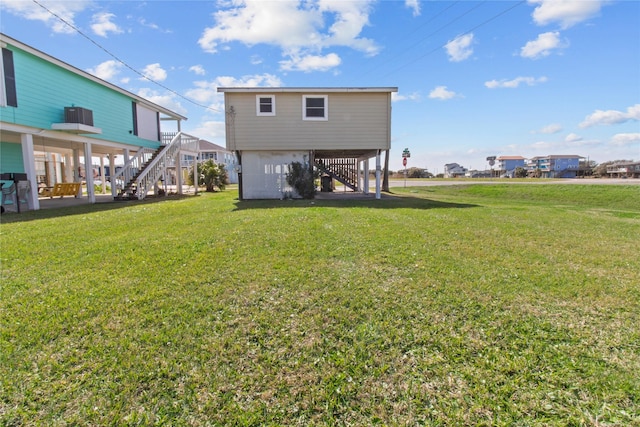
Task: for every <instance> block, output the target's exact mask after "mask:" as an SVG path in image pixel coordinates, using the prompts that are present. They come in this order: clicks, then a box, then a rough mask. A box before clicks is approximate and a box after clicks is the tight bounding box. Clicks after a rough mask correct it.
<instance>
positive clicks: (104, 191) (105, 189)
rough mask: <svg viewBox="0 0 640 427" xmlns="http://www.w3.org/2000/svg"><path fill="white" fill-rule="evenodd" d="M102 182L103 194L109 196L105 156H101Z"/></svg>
mask: <svg viewBox="0 0 640 427" xmlns="http://www.w3.org/2000/svg"><path fill="white" fill-rule="evenodd" d="M100 180H101V181H102V194H107V175H106V174H105V173H104V156H100Z"/></svg>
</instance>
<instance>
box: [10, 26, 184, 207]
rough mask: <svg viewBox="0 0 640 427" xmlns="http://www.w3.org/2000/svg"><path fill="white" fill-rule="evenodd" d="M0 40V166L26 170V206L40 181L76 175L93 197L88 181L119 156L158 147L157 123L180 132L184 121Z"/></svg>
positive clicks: (69, 180)
mask: <svg viewBox="0 0 640 427" xmlns="http://www.w3.org/2000/svg"><path fill="white" fill-rule="evenodd" d="M0 44H1V47H2V55H1V57H0V58H1V59H0V62H1V63H0V73H1V75H0V82H1V85H2V86H1V87H0V126H1V127H0V173H2V174H3V178H5V179H6V178H7V177H8V176H9V175H7V174H16V173H19V174H26V179H27V181H28V182H29V184H28V186H29V187H30V190H29V193H28V195H27V198H28V203H29V207H30V208H31V209H39V202H38V188H40V187H49V188H50V187H52V186H54V185H55V184H58V183H74V182H75V183H78V182H81V183H82V185H83V189H82V190H81V191H80V192H79V193H78V196H82V197H84V196H83V195H86V197H87V198H88V199H89V202H92V203H93V202H95V194H94V182H95V181H97V180H98V179H100V178H102V180H101V181H102V183H104V182H105V179H104V178H105V172H104V171H105V170H110V171H115V170H116V164H115V161H116V160H115V159H116V157H117V156H119V159H124V162H125V163H127V162H129V161H130V160H131V159H132V158H133V157H135V155H136V154H137V153H140V152H154V151H158V150H159V149H161V148H162V147H163V145H166V144H167V141H163V132H162V129H161V124H162V123H164V122H165V121H167V120H168V121H173V122H174V126H172V127H173V128H174V129H177V130H178V133H179V131H180V124H181V121H182V120H186V117H183V116H181V115H180V114H177V113H175V112H173V111H171V110H168V109H166V108H164V107H162V106H159V105H157V104H154V103H152V102H150V101H148V100H146V99H144V98H141V97H139V96H137V95H135V94H133V93H130V92H128V91H126V90H124V89H122V88H120V87H118V86H115V85H113V84H111V83H108V82H106V81H104V80H101V79H99V78H97V77H95V76H93V75H91V74H89V73H87V72H85V71H82V70H80V69H78V68H75V67H73V66H72V65H69V64H67V63H65V62H63V61H60V60H58V59H56V58H53V57H51V56H49V55H47V54H45V53H43V52H40V51H38V50H36V49H34V48H33V47H30V46H27V45H25V44H23V43H21V42H19V41H17V40H15V39H12V38H11V37H8V36H6V35H4V34H0ZM96 159H99V162H100V165H99V167H96V165H95V164H94V162H95V161H96ZM21 176H22V177H24V175H21ZM113 176H115V175H112V177H113ZM4 184H5V185H7V184H10V183H7V182H4ZM113 187H114V188H113V190H112V191H113V194H114V196H115V191H116V189H115V187H116V186H115V185H114V186H113Z"/></svg>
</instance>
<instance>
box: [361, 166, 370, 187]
mask: <svg viewBox="0 0 640 427" xmlns="http://www.w3.org/2000/svg"><path fill="white" fill-rule="evenodd" d="M363 166H364V168H363V172H362V173H363V178H364V185H363V190H364V194H369V159H367V160H365V161H364V162H363Z"/></svg>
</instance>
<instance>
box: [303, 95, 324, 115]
mask: <svg viewBox="0 0 640 427" xmlns="http://www.w3.org/2000/svg"><path fill="white" fill-rule="evenodd" d="M302 119H303V120H329V97H328V96H327V95H303V96H302Z"/></svg>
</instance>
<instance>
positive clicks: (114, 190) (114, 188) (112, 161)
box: [109, 153, 118, 197]
mask: <svg viewBox="0 0 640 427" xmlns="http://www.w3.org/2000/svg"><path fill="white" fill-rule="evenodd" d="M115 175H116V155H115V154H113V153H111V154H109V176H110V177H111V195H112V196H113V197H116V196H117V195H118V183H117V182H116V180H115V178H114V176H115Z"/></svg>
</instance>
